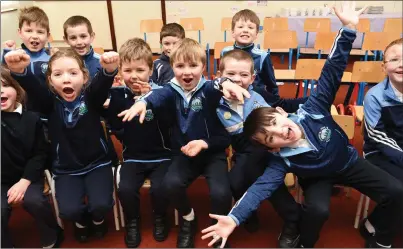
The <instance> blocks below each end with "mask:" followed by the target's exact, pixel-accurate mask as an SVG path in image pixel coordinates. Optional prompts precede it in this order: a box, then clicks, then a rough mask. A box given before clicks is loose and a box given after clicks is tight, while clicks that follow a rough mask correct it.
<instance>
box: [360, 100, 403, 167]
mask: <svg viewBox="0 0 403 249" xmlns="http://www.w3.org/2000/svg"><path fill="white" fill-rule="evenodd" d="M364 122H365V138H366V139H368V140H370V141H371V142H372V143H373V144H375V145H376V148H377V149H378V150H379V151H380V152H381V153H382V154H383V155H385V156H386V157H387V158H389V159H390V160H391V161H392V162H393V163H395V164H396V165H400V166H403V148H400V147H399V145H398V144H397V143H396V141H395V140H394V139H393V138H391V137H389V136H388V134H387V132H386V127H385V123H384V122H383V120H382V112H381V105H380V103H379V102H378V100H377V99H376V98H375V97H374V96H373V95H372V94H370V93H369V94H367V95H366V96H365V99H364Z"/></svg>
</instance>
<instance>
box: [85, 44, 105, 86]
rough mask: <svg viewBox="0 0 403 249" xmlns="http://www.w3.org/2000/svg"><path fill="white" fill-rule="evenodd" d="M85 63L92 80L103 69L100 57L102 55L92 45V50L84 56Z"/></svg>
mask: <svg viewBox="0 0 403 249" xmlns="http://www.w3.org/2000/svg"><path fill="white" fill-rule="evenodd" d="M82 58H83V61H84V65H85V67H86V68H87V69H88V71H89V72H90V79H91V80H92V79H93V78H94V77H95V74H96V73H98V71H100V70H101V64H100V63H99V59H100V58H101V56H100V55H99V54H97V53H95V52H94V49H93V48H92V46H91V47H90V51H88V53H87V54H86V55H83V56H82Z"/></svg>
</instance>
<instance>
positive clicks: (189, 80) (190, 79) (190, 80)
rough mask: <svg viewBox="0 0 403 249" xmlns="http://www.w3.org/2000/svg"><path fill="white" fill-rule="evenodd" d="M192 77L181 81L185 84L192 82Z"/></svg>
mask: <svg viewBox="0 0 403 249" xmlns="http://www.w3.org/2000/svg"><path fill="white" fill-rule="evenodd" d="M192 80H193V79H192V78H185V79H183V81H184V82H185V83H186V84H190V83H191V82H192Z"/></svg>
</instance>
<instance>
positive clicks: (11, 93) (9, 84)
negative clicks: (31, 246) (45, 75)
mask: <svg viewBox="0 0 403 249" xmlns="http://www.w3.org/2000/svg"><path fill="white" fill-rule="evenodd" d="M24 95H25V93H24V90H22V88H21V87H20V86H19V84H18V83H17V82H16V81H15V80H14V79H13V78H12V77H11V75H10V72H9V71H7V70H6V69H4V68H3V67H1V164H2V167H1V247H2V248H11V247H13V244H12V242H11V238H10V236H11V235H10V233H9V231H8V220H9V218H10V216H11V205H13V204H18V203H21V202H22V204H23V207H24V208H25V210H27V211H28V212H29V213H30V214H31V215H32V216H33V217H34V219H35V220H36V222H37V224H38V228H39V231H40V236H41V245H42V246H43V247H47V248H51V247H59V246H60V243H61V242H62V240H63V230H62V229H61V228H60V227H59V226H58V225H57V223H56V219H55V217H54V215H53V213H52V209H51V207H50V203H49V201H48V199H47V197H46V196H44V195H43V184H44V181H43V179H44V178H43V171H44V170H45V168H44V166H45V162H46V158H47V152H48V143H47V142H46V140H45V137H44V133H43V127H42V123H41V121H40V119H39V117H38V116H37V115H36V114H34V113H32V112H29V111H25V110H23V107H22V105H23V104H24Z"/></svg>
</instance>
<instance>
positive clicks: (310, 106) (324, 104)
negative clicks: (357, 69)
mask: <svg viewBox="0 0 403 249" xmlns="http://www.w3.org/2000/svg"><path fill="white" fill-rule="evenodd" d="M355 38H356V31H355V30H351V29H348V28H345V27H344V28H342V29H340V30H339V33H338V34H337V36H336V39H335V41H334V43H333V46H332V49H331V50H330V53H329V55H328V57H327V60H326V63H325V65H324V67H323V69H322V73H321V75H320V77H319V80H318V86H317V90H316V91H314V92H313V94H311V95H310V96H309V99H308V101H307V102H306V103H305V104H304V105H303V106H302V108H303V109H304V110H305V111H308V112H313V113H315V112H320V113H322V114H329V113H330V106H331V105H332V104H333V101H334V98H335V96H336V93H337V90H338V89H339V87H340V83H341V78H342V77H343V73H344V70H345V69H346V67H347V62H348V57H349V54H350V51H351V48H352V45H353V42H354V40H355Z"/></svg>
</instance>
